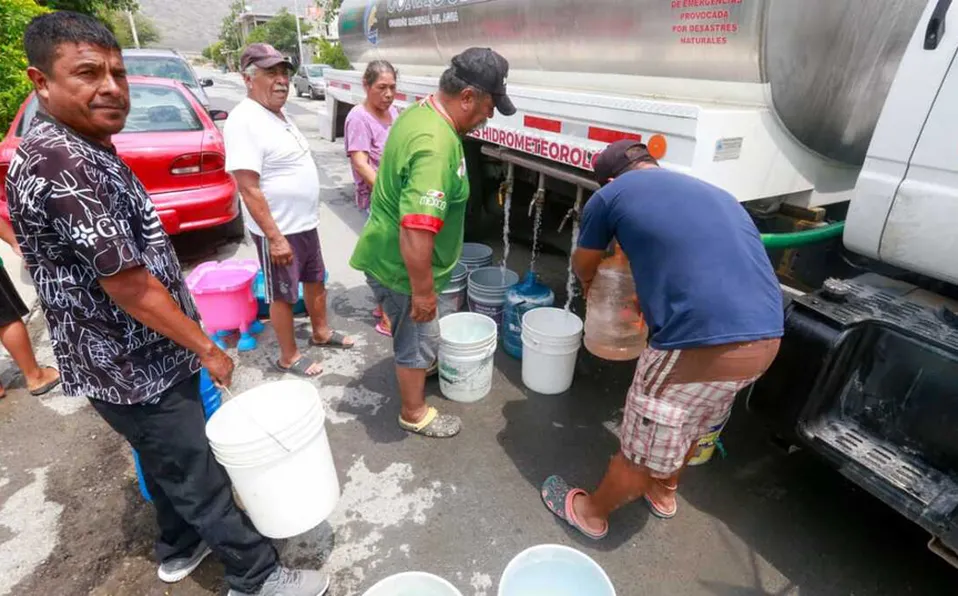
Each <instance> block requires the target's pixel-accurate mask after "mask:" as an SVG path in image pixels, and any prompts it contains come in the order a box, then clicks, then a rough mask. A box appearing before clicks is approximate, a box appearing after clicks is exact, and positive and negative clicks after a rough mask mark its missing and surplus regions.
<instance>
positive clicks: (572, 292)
mask: <svg viewBox="0 0 958 596" xmlns="http://www.w3.org/2000/svg"><path fill="white" fill-rule="evenodd" d="M582 199H583V190H582V187H581V186H579V187H577V188H576V190H575V205H574V206H573V207H572V209H570V210H569V213H568V214H567V215H566V219H569V218H571V219H572V243H571V245H570V248H569V272H568V276H567V277H566V281H565V292H566V299H565V307H564V308H565V310H566V311H567V312H568V311H571V310H572V301H573V300H574V299H575V296H576V283H575V281H576V280H575V271H573V270H572V255H573V254H575V249H576V248H577V247H578V244H579V212H580V211H581V209H582ZM566 219H563V220H562V223H561V224H560V225H559V232H562V228H563V227H564V226H565V222H566Z"/></svg>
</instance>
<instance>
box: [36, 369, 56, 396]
mask: <svg viewBox="0 0 958 596" xmlns="http://www.w3.org/2000/svg"><path fill="white" fill-rule="evenodd" d="M43 368H45V369H47V370H56V369H54V368H52V367H50V366H44V367H43ZM59 384H60V374H59V373H57V378H55V379H53V380H52V381H49V382H47V383H46V384H44V385H40V386H39V387H37V388H36V389H30V395H32V396H34V397H40V396H41V395H46V394H47V393H50V392H51V391H53V390H54V389H56V388H57V386H58V385H59Z"/></svg>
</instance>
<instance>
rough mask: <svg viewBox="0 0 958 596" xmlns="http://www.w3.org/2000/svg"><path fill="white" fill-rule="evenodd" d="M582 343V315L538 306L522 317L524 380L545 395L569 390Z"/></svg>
mask: <svg viewBox="0 0 958 596" xmlns="http://www.w3.org/2000/svg"><path fill="white" fill-rule="evenodd" d="M581 345H582V319H580V318H579V317H577V316H576V315H575V314H574V313H571V312H569V311H566V310H563V309H561V308H536V309H533V310H530V311H529V312H527V313H526V314H525V315H523V317H522V382H523V384H524V385H525V386H526V387H528V388H529V389H531V390H533V391H535V392H536V393H541V394H543V395H556V394H558V393H563V392H565V391H568V390H569V387H571V386H572V377H573V376H574V375H575V361H576V357H577V356H578V354H579V347H580V346H581Z"/></svg>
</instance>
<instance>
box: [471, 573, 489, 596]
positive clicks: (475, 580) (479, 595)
mask: <svg viewBox="0 0 958 596" xmlns="http://www.w3.org/2000/svg"><path fill="white" fill-rule="evenodd" d="M469 585H470V586H472V589H473V590H475V594H473V596H486V591H487V590H491V589H492V577H490V576H489V575H488V574H485V573H479V572H478V571H476V572H474V573H473V574H472V581H470V582H469Z"/></svg>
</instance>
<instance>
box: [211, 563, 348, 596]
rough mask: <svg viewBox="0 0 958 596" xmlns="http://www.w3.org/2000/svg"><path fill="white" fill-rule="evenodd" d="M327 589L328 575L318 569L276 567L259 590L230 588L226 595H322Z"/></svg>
mask: <svg viewBox="0 0 958 596" xmlns="http://www.w3.org/2000/svg"><path fill="white" fill-rule="evenodd" d="M327 590H329V576H328V575H326V574H325V573H321V572H319V571H309V570H305V569H287V568H285V567H277V568H276V571H274V572H272V573H271V574H269V577H267V578H266V581H265V582H264V583H263V587H261V588H260V589H259V592H255V593H253V594H247V593H246V592H240V591H238V590H230V591H229V594H228V595H227V596H323V594H325V593H326V591H327Z"/></svg>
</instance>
